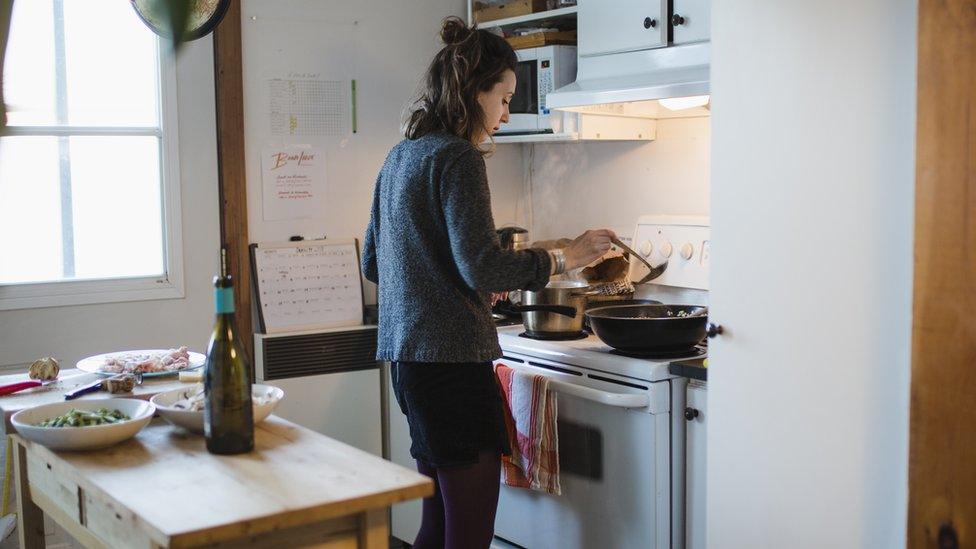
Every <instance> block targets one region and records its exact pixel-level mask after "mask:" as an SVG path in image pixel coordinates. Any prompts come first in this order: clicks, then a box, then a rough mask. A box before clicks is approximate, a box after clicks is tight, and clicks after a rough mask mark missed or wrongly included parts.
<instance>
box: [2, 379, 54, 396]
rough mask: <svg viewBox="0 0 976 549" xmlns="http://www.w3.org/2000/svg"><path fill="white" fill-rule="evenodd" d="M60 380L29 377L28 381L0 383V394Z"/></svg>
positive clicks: (7, 393)
mask: <svg viewBox="0 0 976 549" xmlns="http://www.w3.org/2000/svg"><path fill="white" fill-rule="evenodd" d="M59 381H61V380H60V379H48V380H40V379H31V380H28V381H18V382H16V383H7V384H5V385H0V395H9V394H12V393H16V392H17V391H23V390H24V389H30V388H32V387H43V386H44V385H50V384H52V383H57V382H59Z"/></svg>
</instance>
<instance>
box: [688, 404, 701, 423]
mask: <svg viewBox="0 0 976 549" xmlns="http://www.w3.org/2000/svg"><path fill="white" fill-rule="evenodd" d="M698 415H699V412H698V410H696V409H694V408H692V407H691V406H689V407H687V408H685V419H687V420H688V421H694V420H695V418H696V417H698Z"/></svg>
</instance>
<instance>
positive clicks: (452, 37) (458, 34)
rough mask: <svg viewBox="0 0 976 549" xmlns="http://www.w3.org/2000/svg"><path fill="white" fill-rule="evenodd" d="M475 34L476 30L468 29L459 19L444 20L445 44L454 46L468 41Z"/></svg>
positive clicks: (442, 31) (442, 30)
mask: <svg viewBox="0 0 976 549" xmlns="http://www.w3.org/2000/svg"><path fill="white" fill-rule="evenodd" d="M473 32H474V30H472V29H470V28H468V26H467V25H466V24H465V23H464V21H462V20H461V19H460V18H459V17H455V16H451V17H448V18H446V19H444V23H443V24H442V25H441V40H443V41H444V44H446V45H448V46H452V45H454V44H460V43H461V42H464V41H465V40H467V39H468V38H469V37H470V36H471V33H473Z"/></svg>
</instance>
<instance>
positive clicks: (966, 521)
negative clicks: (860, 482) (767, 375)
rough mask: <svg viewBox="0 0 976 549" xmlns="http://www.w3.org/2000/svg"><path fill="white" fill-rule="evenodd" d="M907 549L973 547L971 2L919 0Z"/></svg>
mask: <svg viewBox="0 0 976 549" xmlns="http://www.w3.org/2000/svg"><path fill="white" fill-rule="evenodd" d="M917 86H918V107H917V122H916V123H917V131H916V153H915V154H916V169H915V173H916V179H915V277H914V285H915V288H914V307H913V313H912V316H913V322H912V381H911V420H910V428H909V458H908V537H907V539H908V547H911V548H922V547H926V548H928V547H940V548H943V547H944V548H953V547H973V546H976V363H974V359H976V319H974V314H976V0H938V1H936V0H919V6H918V83H917Z"/></svg>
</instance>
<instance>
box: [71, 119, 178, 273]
mask: <svg viewBox="0 0 976 549" xmlns="http://www.w3.org/2000/svg"><path fill="white" fill-rule="evenodd" d="M70 144H71V190H72V200H73V203H74V208H73V212H74V240H75V274H76V276H77V277H78V278H111V277H127V276H152V275H161V274H163V270H164V269H163V265H164V258H163V231H162V226H163V212H162V206H161V200H160V191H159V189H160V182H159V140H158V139H156V138H155V137H72V138H71V139H70Z"/></svg>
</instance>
